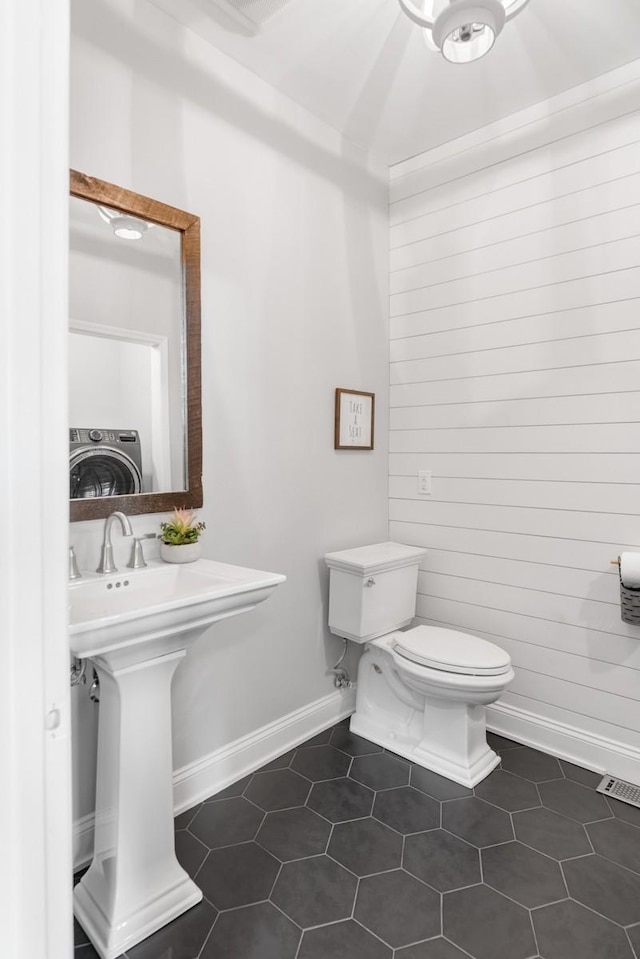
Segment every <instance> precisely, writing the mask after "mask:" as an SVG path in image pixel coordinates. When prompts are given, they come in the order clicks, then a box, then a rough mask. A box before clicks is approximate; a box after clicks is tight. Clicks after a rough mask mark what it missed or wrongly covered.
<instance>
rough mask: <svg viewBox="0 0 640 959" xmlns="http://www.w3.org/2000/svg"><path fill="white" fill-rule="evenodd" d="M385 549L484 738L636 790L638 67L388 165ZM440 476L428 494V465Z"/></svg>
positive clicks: (639, 708) (639, 727)
mask: <svg viewBox="0 0 640 959" xmlns="http://www.w3.org/2000/svg"><path fill="white" fill-rule="evenodd" d="M391 338H392V340H391V421H390V425H391V439H390V481H389V485H390V536H391V538H392V539H394V540H396V541H399V542H403V543H409V544H414V545H420V546H427V547H429V553H428V557H427V559H426V561H425V563H424V564H423V567H422V571H421V573H420V577H419V597H418V617H419V621H421V622H424V623H434V624H437V625H442V626H446V627H451V628H455V629H461V630H465V631H469V632H472V633H475V634H477V635H479V636H482V637H485V638H486V639H489V640H492V641H493V642H496V643H498V644H499V645H500V646H502V647H503V648H504V649H506V650H507V651H508V652H509V654H510V655H511V657H512V661H513V664H514V667H515V670H516V679H515V682H514V683H513V685H512V686H511V688H510V690H509V691H508V692H507V693H506V695H505V696H504V698H503V700H502V701H501V703H500V704H499V705H498V706H496V707H492V708H491V709H490V710H489V716H488V722H489V725H490V726H491V727H492V728H494V729H497V730H498V731H501V732H503V733H505V734H507V735H513V736H514V737H515V738H518V739H520V740H521V741H524V742H529V743H531V744H533V745H538V746H540V747H543V748H546V749H549V750H551V751H553V752H556V753H558V754H559V755H564V756H566V757H568V758H573V759H574V760H576V761H578V762H581V763H583V764H585V765H590V766H592V767H593V768H599V769H603V768H606V769H607V770H608V771H610V772H614V773H616V774H617V775H620V776H623V777H624V778H627V779H632V780H633V781H637V782H640V627H634V626H628V625H626V624H624V623H623V622H622V621H621V619H620V607H619V589H618V581H617V573H616V572H615V571H614V569H613V568H612V567H611V566H610V565H609V559H610V558H612V557H615V556H617V555H618V553H619V552H620V551H621V550H624V549H631V550H633V549H640V61H638V63H637V64H634V65H631V66H629V67H625V68H623V69H621V70H619V71H615V72H614V73H612V74H609V75H607V77H604V78H600V79H599V80H598V81H594V82H592V83H591V84H587V85H585V86H584V87H582V88H578V89H577V90H574V91H571V92H570V93H569V94H565V95H563V96H561V97H558V98H555V99H554V100H552V101H548V102H546V103H545V104H542V105H538V106H537V107H535V108H532V109H530V110H528V111H525V112H523V113H522V114H519V115H517V116H515V117H511V118H509V120H508V121H506V122H503V123H502V124H501V125H496V126H495V127H492V128H487V129H486V130H484V131H480V132H478V133H476V134H473V135H471V136H468V137H465V138H463V139H461V140H459V141H456V142H455V143H452V144H448V145H446V146H445V147H441V148H438V149H437V150H434V151H432V152H431V153H426V154H423V155H422V156H421V157H416V158H412V159H411V160H408V161H405V162H404V163H401V164H398V165H397V166H395V167H394V168H392V171H391ZM423 469H425V470H431V471H432V473H433V480H432V495H431V496H419V495H418V492H417V472H418V470H423Z"/></svg>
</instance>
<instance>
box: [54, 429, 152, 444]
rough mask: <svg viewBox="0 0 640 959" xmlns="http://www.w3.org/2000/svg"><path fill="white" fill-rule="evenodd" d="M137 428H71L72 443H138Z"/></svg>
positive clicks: (70, 437)
mask: <svg viewBox="0 0 640 959" xmlns="http://www.w3.org/2000/svg"><path fill="white" fill-rule="evenodd" d="M137 441H138V431H137V430H97V429H92V430H86V429H77V428H72V429H70V430H69V442H70V443H137Z"/></svg>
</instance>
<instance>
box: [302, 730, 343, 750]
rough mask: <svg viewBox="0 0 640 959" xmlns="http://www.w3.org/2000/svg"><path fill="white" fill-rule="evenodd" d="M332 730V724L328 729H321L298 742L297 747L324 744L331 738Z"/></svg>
mask: <svg viewBox="0 0 640 959" xmlns="http://www.w3.org/2000/svg"><path fill="white" fill-rule="evenodd" d="M333 730H334V727H333V726H330V727H329V729H323V730H322V732H320V733H316V735H315V736H312V737H311V738H310V739H307V740H306V742H304V743H300V745H299V746H298V749H307V747H308V746H326V745H327V743H328V742H329V740H330V739H331V734H332V733H333Z"/></svg>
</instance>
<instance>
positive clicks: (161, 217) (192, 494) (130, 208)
mask: <svg viewBox="0 0 640 959" xmlns="http://www.w3.org/2000/svg"><path fill="white" fill-rule="evenodd" d="M69 192H70V194H71V196H76V197H79V198H80V199H82V200H89V201H90V202H92V203H96V204H100V205H102V206H107V207H110V208H111V209H113V210H120V211H122V212H123V213H131V214H133V215H134V216H137V217H140V219H142V220H148V221H149V222H150V223H157V224H159V225H160V226H166V227H169V228H170V229H172V230H179V231H180V232H181V234H182V244H181V250H182V282H183V303H184V339H185V353H186V355H185V374H186V384H185V385H186V394H187V395H186V397H185V408H186V423H185V434H186V435H185V446H186V487H187V488H186V489H185V490H176V491H170V492H164V491H163V492H158V493H134V494H132V495H130V496H101V497H91V498H87V499H70V500H69V504H70V509H69V512H70V519H71V522H75V521H77V520H87V519H101V518H102V517H105V516H108V515H109V514H110V513H113V511H114V510H122V511H123V512H124V513H126V514H127V515H129V516H135V515H136V514H140V513H164V512H168V511H169V510H172V509H174V508H176V507H183V506H184V507H186V508H189V509H197V508H198V507H200V506H202V386H201V370H202V358H201V339H200V217H197V216H194V215H193V214H192V213H185V211H184V210H178V209H177V208H176V207H172V206H168V205H167V204H166V203H160V202H159V201H158V200H152V199H150V198H149V197H146V196H142V195H141V194H140V193H133V192H132V191H131V190H125V189H123V188H122V187H119V186H114V184H113V183H107V182H106V181H104V180H98V179H96V178H95V177H91V176H87V174H86V173H78V172H77V171H76V170H71V172H70V188H69Z"/></svg>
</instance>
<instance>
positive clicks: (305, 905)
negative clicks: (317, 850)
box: [271, 856, 358, 929]
mask: <svg viewBox="0 0 640 959" xmlns="http://www.w3.org/2000/svg"><path fill="white" fill-rule="evenodd" d="M357 888H358V880H357V879H356V877H355V876H353V875H352V874H351V873H350V872H347V870H346V869H343V868H342V866H339V865H338V863H337V862H334V861H333V859H329V857H328V856H314V857H313V858H312V859H302V860H299V861H298V862H289V863H287V864H286V865H285V866H283V867H282V870H281V872H280V875H279V876H278V881H277V882H276V884H275V887H274V890H273V892H272V893H271V901H272V902H274V903H275V904H276V906H279V907H280V909H282V911H283V912H285V913H286V914H287V915H288V916H289V917H290V918H291V919H293V921H294V922H296V923H297V924H298V925H299V926H301V927H302V928H303V929H304V928H308V927H310V926H320V925H323V924H324V923H327V922H336V921H337V920H339V919H348V918H349V916H350V915H351V912H352V910H353V902H354V899H355V896H356V890H357Z"/></svg>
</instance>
